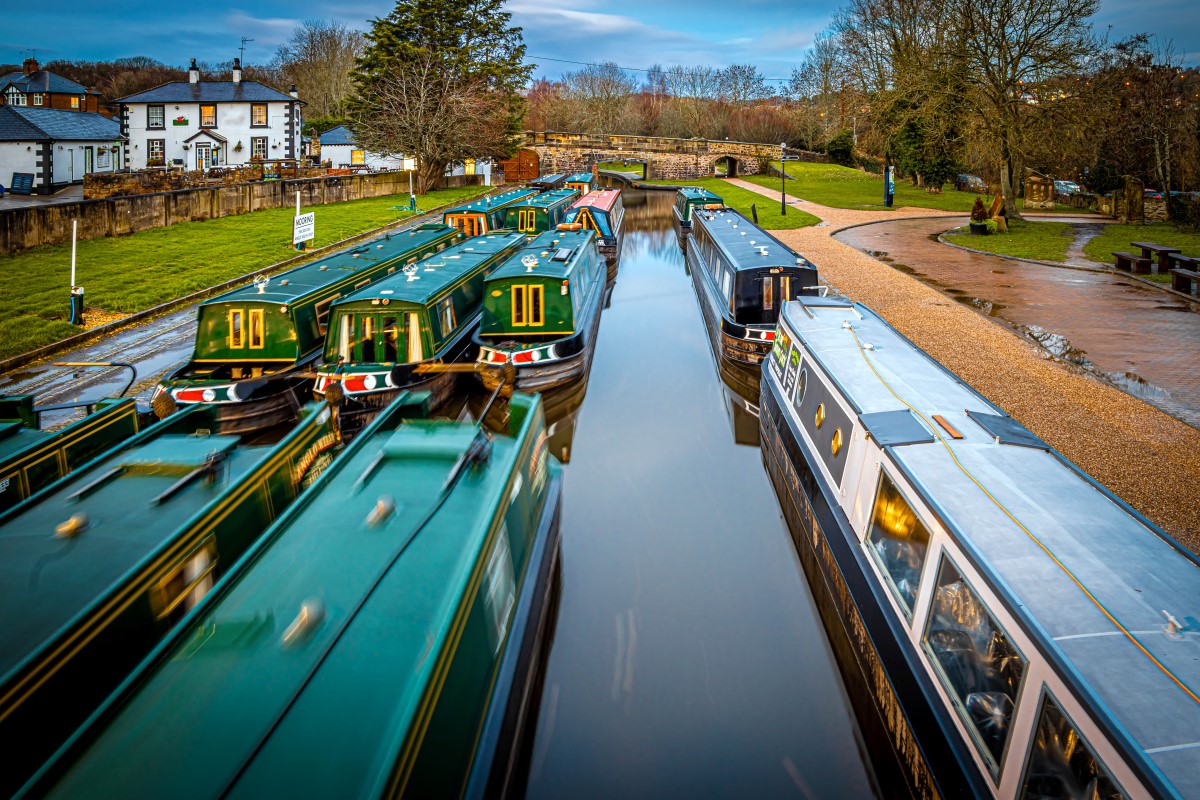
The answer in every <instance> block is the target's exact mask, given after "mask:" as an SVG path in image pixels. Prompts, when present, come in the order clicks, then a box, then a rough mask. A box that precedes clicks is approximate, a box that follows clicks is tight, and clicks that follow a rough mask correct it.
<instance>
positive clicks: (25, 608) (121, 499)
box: [0, 404, 335, 796]
mask: <svg viewBox="0 0 1200 800" xmlns="http://www.w3.org/2000/svg"><path fill="white" fill-rule="evenodd" d="M330 418H331V414H330V412H329V409H328V408H326V407H324V406H319V405H317V404H313V405H311V406H308V407H306V408H305V409H303V410H302V412H301V421H300V424H299V425H297V426H296V428H295V429H294V430H292V432H291V433H289V434H288V435H287V436H286V437H285V438H284V439H283V440H282V441H281V442H280V443H279V444H278V445H275V446H254V445H247V444H245V443H243V442H241V441H239V439H238V437H236V436H222V435H214V434H213V433H211V432H212V431H215V430H216V427H217V422H218V420H217V409H216V408H214V407H211V406H202V405H198V406H191V407H189V408H187V409H184V410H183V411H181V412H180V413H178V414H176V415H174V416H172V417H171V418H170V419H168V420H164V421H162V422H160V423H158V424H156V425H153V426H151V427H149V428H147V429H146V430H145V431H143V432H142V433H140V434H138V435H137V436H134V437H133V438H132V439H129V440H128V441H126V442H125V443H124V444H123V445H119V446H118V447H116V448H114V449H112V450H109V451H108V452H106V453H105V454H104V455H102V456H100V457H99V458H97V459H95V460H94V461H92V462H91V463H89V464H88V465H86V466H84V467H82V468H80V469H78V470H76V471H75V472H73V473H72V474H71V475H69V476H68V477H66V478H64V479H62V480H60V481H58V482H56V483H54V484H51V485H50V486H48V487H46V488H45V489H43V490H42V491H41V492H39V493H37V494H36V495H34V496H33V497H31V498H29V499H28V500H26V501H25V502H24V503H22V504H20V505H18V506H17V507H15V508H13V509H10V510H9V511H8V512H6V513H4V514H0V608H3V609H4V614H5V620H6V621H5V624H4V625H0V676H2V678H0V748H3V752H4V763H5V768H4V769H3V770H0V794H2V795H4V796H8V795H11V794H12V792H13V791H15V790H16V789H17V788H19V787H20V785H21V783H22V781H24V780H25V779H26V778H28V777H29V776H30V775H31V774H32V773H33V772H34V771H35V770H36V769H37V768H38V766H39V765H40V764H41V763H42V762H44V761H45V760H46V759H47V758H49V757H50V756H51V755H52V754H53V753H54V751H55V749H56V748H58V747H59V746H60V745H61V744H62V743H63V742H64V741H65V740H66V739H67V737H68V736H69V735H70V734H71V732H72V731H74V730H75V728H77V727H78V726H79V725H80V724H81V723H82V722H83V721H84V720H85V719H87V717H88V715H89V714H91V713H92V711H94V710H95V709H96V707H97V706H98V705H99V704H100V702H101V701H102V700H103V699H104V698H105V697H106V696H107V695H108V694H109V693H110V692H112V691H113V690H114V689H115V688H116V687H117V685H118V684H119V683H120V682H121V680H123V679H124V678H125V676H126V675H127V674H128V673H129V672H130V671H131V670H132V669H133V668H134V667H135V666H136V665H137V663H138V662H139V661H141V660H142V658H143V657H144V656H145V655H146V654H147V653H149V652H150V650H151V649H152V647H153V646H154V644H155V642H157V641H158V640H159V639H160V638H161V637H162V636H164V635H165V634H166V633H167V632H168V631H169V630H170V629H171V628H172V626H173V625H175V624H176V623H177V622H178V621H179V620H180V619H181V618H182V617H183V616H184V615H185V614H186V613H187V611H188V610H189V609H190V608H192V607H193V606H194V605H196V604H197V603H198V602H199V601H200V599H201V598H202V597H203V596H204V595H205V593H206V592H208V591H209V590H210V589H211V588H212V587H213V585H214V584H215V583H217V582H219V581H220V579H221V576H222V574H223V573H225V572H226V571H227V570H228V569H229V568H230V567H232V566H233V565H234V564H235V563H236V562H237V560H238V557H239V556H241V554H242V553H243V552H244V551H245V550H246V548H248V547H249V546H250V545H251V544H252V543H253V542H254V541H255V539H257V537H258V536H259V535H260V534H261V533H262V532H263V531H264V530H266V528H267V526H268V525H270V523H271V522H272V521H273V520H274V518H275V516H276V515H277V514H278V513H280V512H281V511H283V509H285V508H286V507H287V506H288V504H289V503H291V502H292V500H293V499H294V498H295V497H296V496H297V495H298V494H299V493H300V491H301V489H302V488H303V487H304V485H306V483H307V482H309V481H311V480H312V479H313V478H314V477H315V475H317V474H319V473H320V471H321V469H323V467H324V465H325V464H326V463H327V462H328V460H329V459H330V458H331V455H332V448H333V447H334V445H335V439H334V434H333V430H332V427H331V425H330Z"/></svg>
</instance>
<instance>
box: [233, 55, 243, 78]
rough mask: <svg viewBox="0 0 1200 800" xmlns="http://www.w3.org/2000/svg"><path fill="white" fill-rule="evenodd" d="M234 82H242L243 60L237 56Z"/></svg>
mask: <svg viewBox="0 0 1200 800" xmlns="http://www.w3.org/2000/svg"><path fill="white" fill-rule="evenodd" d="M233 82H234V83H241V82H242V60H241V59H240V58H235V59H234V60H233Z"/></svg>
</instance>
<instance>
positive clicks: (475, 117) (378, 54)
mask: <svg viewBox="0 0 1200 800" xmlns="http://www.w3.org/2000/svg"><path fill="white" fill-rule="evenodd" d="M502 6H503V0H471V2H465V3H464V2H456V0H398V2H397V3H396V6H395V8H393V9H392V12H391V13H390V14H389V15H388V16H386V17H384V18H382V19H376V20H374V21H373V22H372V27H371V31H370V32H369V33H368V34H367V40H368V45H367V47H366V49H365V50H364V52H363V54H362V56H361V57H360V58H359V61H358V66H357V68H356V70H355V72H354V75H353V80H354V84H355V88H356V97H355V98H354V99H353V100H352V101H351V106H350V109H351V118H352V121H353V127H354V130H355V133H356V134H357V135H358V138H359V140H360V141H361V142H362V143H363V144H364V146H366V147H367V149H369V150H371V151H374V152H379V153H383V154H388V155H404V156H409V157H414V156H415V157H416V159H417V162H418V183H419V185H420V190H421V191H428V190H429V189H430V188H432V187H433V186H434V185H435V184H436V182H437V180H438V179H439V178H440V177H441V175H442V174H444V172H445V169H446V166H447V165H449V164H452V163H455V162H460V161H463V160H464V159H467V158H474V159H477V160H478V159H485V158H507V157H509V156H511V155H512V154H513V153H514V152H515V151H516V149H517V148H518V147H519V146H520V138H519V134H520V133H521V121H522V118H523V116H524V110H525V109H524V101H523V100H522V98H521V96H520V94H519V91H520V90H521V89H522V88H523V87H524V86H525V84H526V82H527V81H528V79H529V75H530V73H531V72H532V70H533V66H532V65H527V64H524V63H523V62H524V57H525V44H524V42H523V40H522V38H521V29H520V28H518V27H513V26H511V25H510V24H509V23H510V20H511V15H510V14H509V13H508V12H506V11H503V10H502Z"/></svg>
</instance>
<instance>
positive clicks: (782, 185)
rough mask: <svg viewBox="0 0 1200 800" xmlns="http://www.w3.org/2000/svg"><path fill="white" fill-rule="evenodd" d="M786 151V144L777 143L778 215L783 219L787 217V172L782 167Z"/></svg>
mask: <svg viewBox="0 0 1200 800" xmlns="http://www.w3.org/2000/svg"><path fill="white" fill-rule="evenodd" d="M786 149H787V142H780V143H779V213H780V214H782V215H783V216H785V217H786V216H787V170H786V169H784V167H785V166H787V165H786V164H785V163H784V161H783V157H784V156H785V155H786V153H785V152H784V151H785V150H786Z"/></svg>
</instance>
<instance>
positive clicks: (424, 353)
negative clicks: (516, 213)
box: [315, 231, 527, 433]
mask: <svg viewBox="0 0 1200 800" xmlns="http://www.w3.org/2000/svg"><path fill="white" fill-rule="evenodd" d="M526 241H527V240H526V237H525V236H524V235H522V234H519V233H511V232H508V231H499V232H497V233H493V234H490V235H486V236H477V237H475V238H472V239H467V240H466V241H464V242H462V243H460V244H457V245H455V246H453V247H450V248H448V249H446V250H444V251H442V252H441V253H439V254H438V255H437V256H435V257H434V258H430V259H427V260H425V261H423V262H421V263H420V264H419V265H418V264H414V265H411V266H410V267H408V268H406V270H405V271H404V272H401V273H397V274H395V275H391V276H389V277H387V278H384V279H382V280H379V281H376V282H375V283H373V284H371V285H370V286H368V287H366V288H364V289H360V290H359V291H357V292H354V293H353V294H351V295H348V296H347V297H344V298H342V299H341V300H338V301H337V302H336V303H334V304H333V312H332V314H333V316H332V318H331V323H330V333H329V335H328V336H327V337H326V343H325V358H324V362H323V363H322V364H321V365H320V366H319V367H318V368H317V375H318V377H317V382H316V386H315V391H316V394H317V396H318V397H320V398H324V396H325V393H326V391H327V390H328V388H329V386H330V385H331V384H332V383H334V382H337V383H338V384H339V386H340V389H341V396H342V401H341V405H342V407H341V409H340V417H341V426H342V432H343V433H349V432H352V431H355V430H358V429H360V428H361V427H362V426H363V425H364V424H365V423H367V422H369V421H370V420H371V419H372V418H373V417H374V416H375V414H378V413H379V411H380V409H382V408H383V407H384V406H386V405H387V404H388V403H390V402H392V400H394V399H395V398H396V397H397V396H398V395H399V394H400V393H401V392H402V391H405V390H412V391H416V390H421V391H428V392H430V393H431V397H432V399H431V403H432V405H433V406H434V407H435V408H439V407H441V405H442V404H443V403H444V402H445V401H446V400H447V399H448V398H449V396H450V393H451V392H452V390H453V389H454V386H455V378H456V377H457V376H456V375H455V374H453V373H450V372H442V373H435V374H432V375H422V374H418V373H416V372H415V371H414V370H415V369H416V368H417V366H419V365H421V364H431V363H450V362H455V361H461V360H462V359H463V358H464V357H469V356H474V355H475V350H474V343H473V342H472V341H471V336H472V334H474V333H475V331H476V330H478V329H479V320H480V317H481V316H482V313H483V312H482V309H483V285H484V279H485V278H486V277H487V275H488V273H489V272H491V271H492V270H493V269H495V268H496V267H497V266H498V265H500V264H502V263H503V262H504V261H505V260H506V259H507V258H508V257H509V256H511V255H512V254H513V253H515V252H516V251H517V250H518V249H519V248H520V247H522V246H523V245H524V244H525V243H526Z"/></svg>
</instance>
